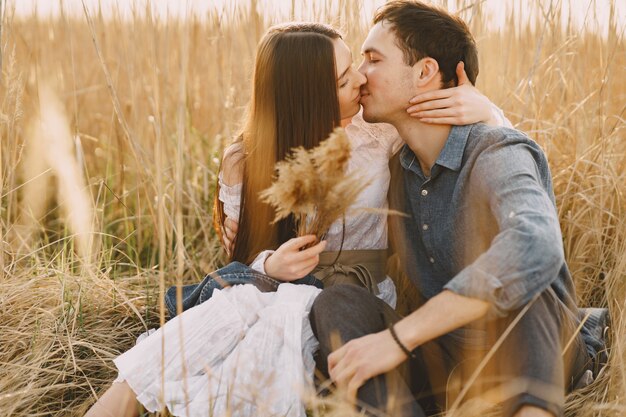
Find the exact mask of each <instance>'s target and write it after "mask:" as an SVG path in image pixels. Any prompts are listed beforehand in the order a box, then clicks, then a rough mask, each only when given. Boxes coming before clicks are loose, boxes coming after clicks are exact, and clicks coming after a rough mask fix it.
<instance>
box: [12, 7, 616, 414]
mask: <svg viewBox="0 0 626 417" xmlns="http://www.w3.org/2000/svg"><path fill="white" fill-rule="evenodd" d="M457 3H458V4H460V5H461V6H464V5H468V6H469V5H471V2H469V1H468V2H467V4H464V3H463V2H462V1H459V2H457ZM544 3H548V2H544ZM614 3H615V2H614V1H612V2H611V4H612V5H614ZM255 4H256V2H255V1H254V0H251V2H250V5H251V7H250V8H247V9H246V8H242V9H236V10H234V11H231V12H228V13H225V14H218V13H217V12H215V13H211V14H209V15H208V16H203V18H204V20H202V21H201V19H199V18H198V17H192V18H191V19H189V20H188V21H186V22H183V21H176V20H170V21H159V20H157V19H156V18H154V17H153V16H151V15H150V12H149V10H145V11H143V10H138V11H137V12H136V14H135V15H134V16H132V17H131V18H130V19H129V20H125V19H122V18H121V17H120V16H113V17H112V18H108V19H107V18H105V17H104V16H103V15H102V14H101V13H99V12H98V11H97V10H96V11H94V10H88V11H87V12H88V13H86V15H83V16H80V17H70V16H67V15H61V16H59V17H58V18H53V19H41V20H37V19H35V18H26V19H18V18H16V17H15V16H14V15H13V14H12V11H11V7H10V5H9V6H7V3H6V2H5V3H4V4H1V3H0V5H1V6H0V9H2V11H3V12H4V13H3V15H2V18H1V20H2V26H1V32H0V34H1V39H0V48H1V51H0V52H1V57H2V61H1V65H2V73H1V74H2V78H1V80H0V140H1V143H0V197H1V200H0V233H1V235H2V240H1V241H0V271H1V272H0V364H1V366H0V412H1V413H2V414H3V415H14V416H36V415H42V416H43V415H53V416H61V415H80V414H81V412H83V411H84V409H85V407H87V406H88V405H89V404H90V403H91V402H92V401H93V400H94V398H95V396H96V395H97V394H98V393H99V392H100V391H101V389H102V388H103V387H105V386H107V385H108V384H109V383H110V382H111V381H112V379H113V378H114V376H115V371H114V369H113V366H112V362H111V359H112V358H113V357H115V356H116V355H117V354H119V353H120V352H122V351H124V350H126V349H127V348H129V347H130V346H131V345H132V344H133V343H134V340H135V337H136V336H137V335H138V334H139V333H141V332H142V331H143V330H144V329H146V328H147V327H151V326H155V325H158V324H159V321H160V319H161V320H162V317H163V306H162V304H160V300H161V299H162V289H163V288H164V287H165V286H167V285H170V284H173V283H175V282H193V281H198V280H199V279H200V278H201V277H202V275H203V274H204V273H205V272H207V271H209V270H211V269H213V268H214V267H215V266H216V265H218V264H219V262H220V260H222V259H223V258H222V256H223V254H222V252H221V250H220V247H219V243H218V242H217V239H216V238H215V235H214V233H213V231H212V230H211V223H212V219H211V210H210V207H211V199H212V197H213V190H214V188H213V184H214V183H215V179H216V170H217V165H218V156H219V153H220V151H221V149H223V147H224V145H225V144H226V143H227V142H228V141H229V140H230V138H231V137H232V136H233V134H234V132H236V130H237V129H238V127H239V120H240V117H241V115H242V112H243V106H244V104H245V102H246V100H247V98H248V93H249V79H250V73H251V68H252V59H253V53H254V49H255V45H256V43H257V41H258V40H259V38H260V36H261V34H262V33H263V31H264V30H265V28H266V27H267V26H268V25H269V24H270V23H271V19H270V18H269V17H268V16H263V15H260V14H259V13H257V12H256V11H255V12H250V10H256V7H255ZM331 4H332V2H330V1H324V0H320V1H318V2H315V3H314V4H313V9H312V11H311V12H310V13H311V15H310V16H309V18H314V19H318V20H324V21H327V22H332V23H334V24H336V25H339V26H343V28H344V29H345V32H346V35H347V36H346V40H347V41H348V42H349V43H350V45H351V46H352V48H353V52H354V53H355V56H358V48H359V46H360V43H361V42H362V40H363V39H364V37H365V34H366V32H367V24H366V23H365V22H362V21H360V20H359V19H358V16H359V11H358V7H357V6H356V4H357V3H356V2H348V1H341V2H339V6H338V7H339V9H340V11H341V13H340V17H339V18H336V17H331V16H330V9H331V7H330V6H331ZM560 4H561V3H560V2H551V3H550V7H549V6H548V5H543V6H542V11H543V13H539V14H538V16H540V17H535V18H533V21H532V22H531V21H529V20H527V18H526V17H524V16H522V15H521V14H516V13H515V12H512V13H511V14H510V15H509V16H508V17H507V19H508V25H507V30H502V31H500V32H490V31H489V30H488V27H487V25H486V24H485V22H484V19H483V12H482V10H481V6H480V2H478V5H475V6H474V7H468V8H466V9H465V10H464V11H463V14H462V15H463V16H464V17H465V18H466V19H467V20H468V21H469V22H470V24H471V27H472V29H473V31H474V34H475V35H476V38H477V39H478V43H479V48H480V53H481V63H482V69H481V75H480V77H479V83H478V86H479V88H480V89H481V90H482V91H483V92H485V93H486V94H487V95H488V96H489V97H490V98H491V99H492V100H493V101H494V102H495V103H496V104H498V105H500V106H501V107H502V108H503V109H504V110H505V112H506V114H507V116H508V117H509V118H510V119H511V120H512V121H513V123H514V124H515V125H516V126H517V127H519V128H520V129H522V130H525V131H526V132H528V133H529V135H530V136H532V137H533V138H534V139H536V140H537V141H538V142H539V143H540V144H541V145H542V146H543V147H544V149H545V150H546V152H547V154H548V157H549V161H550V164H551V168H552V172H553V175H554V184H555V192H556V196H557V203H558V208H559V215H560V219H561V226H562V229H563V236H564V245H565V250H566V255H567V260H568V263H569V265H570V267H571V270H572V273H573V276H574V279H575V282H576V286H577V288H578V294H579V297H580V303H581V304H582V305H595V306H608V307H609V308H610V310H611V315H612V320H613V323H612V331H611V341H612V351H611V355H610V363H609V366H608V367H607V369H606V372H605V373H604V374H603V375H602V377H601V378H600V380H599V381H597V382H596V383H595V384H593V385H592V386H590V387H589V388H588V389H586V390H585V391H583V392H579V393H577V394H575V395H573V396H571V397H570V398H569V402H568V410H570V412H571V414H572V415H576V416H580V417H586V416H622V415H624V414H625V413H626V346H624V343H625V341H626V311H625V310H626V220H625V219H624V217H625V216H624V215H625V212H626V204H625V201H626V200H625V199H626V196H625V195H624V192H625V190H626V156H625V154H624V145H625V144H626V141H625V129H626V124H625V123H624V111H625V107H624V103H625V102H626V81H625V80H624V76H623V74H624V68H625V66H626V56H625V51H626V48H625V44H624V37H623V30H624V26H623V25H624V22H619V21H618V20H617V19H616V17H615V15H614V14H612V15H611V17H610V19H609V21H608V22H604V23H606V24H608V25H609V36H608V38H606V39H602V38H601V37H599V36H596V35H594V34H592V33H588V32H585V31H584V30H580V29H578V28H575V27H573V26H570V27H568V28H566V30H565V31H562V30H560V29H559V27H560V26H559V23H558V22H560V21H561V16H562V13H563V11H562V9H561V8H560ZM571 4H572V5H574V7H578V6H576V5H577V4H578V2H571ZM527 7H537V8H539V7H540V5H539V3H538V2H529V3H528V6H527ZM589 19H592V17H590V18H589ZM44 83H45V84H46V85H50V86H51V89H52V93H50V94H51V97H53V99H52V100H53V101H56V100H58V101H59V102H60V105H59V108H60V110H59V112H60V113H59V114H64V115H65V116H62V117H63V118H64V120H66V124H65V125H64V126H63V125H61V127H59V128H46V129H39V131H38V132H36V133H35V134H33V135H30V134H29V133H28V132H29V129H31V128H32V127H33V126H34V125H33V124H36V123H37V122H36V120H38V119H37V117H41V115H40V112H39V109H41V105H42V103H45V102H46V100H45V99H44V97H45V94H46V93H44V92H43V90H42V89H41V86H42V85H43V84H44ZM54 97H56V98H54ZM44 107H45V108H48V106H44ZM38 115H39V116H38ZM59 132H61V137H64V138H66V139H67V138H68V137H69V139H71V141H72V146H68V145H67V141H65V142H64V143H65V144H62V143H57V142H55V141H54V137H57V136H55V135H57V134H58V133H59ZM32 143H38V145H37V146H52V148H45V147H44V148H40V149H42V150H40V151H38V152H37V151H33V145H31V144H32ZM42 144H43V145H42ZM46 149H47V150H46ZM54 155H56V156H54ZM63 169H66V170H69V171H67V172H70V174H67V175H64V174H63V172H64V171H63ZM63 187H65V188H64V189H67V190H73V191H69V195H68V196H67V197H68V198H70V200H69V201H70V203H69V206H68V200H66V199H65V198H66V197H63V196H62V195H61V194H63V193H61V194H59V193H58V190H60V189H62V188H63ZM73 197H74V198H78V200H75V201H80V203H71V201H73V200H71V198H73ZM79 207H84V208H82V209H79ZM72 208H73V209H79V211H80V212H79V213H77V214H76V215H71V214H70V213H71V209H72ZM68 214H69V216H68ZM80 216H82V217H80ZM77 224H78V225H79V226H77ZM85 225H87V226H85ZM89 228H92V229H93V232H89V231H88V230H90V229H89ZM85 230H87V232H85ZM85 233H87V234H89V235H90V236H89V239H88V241H87V243H84V239H83V240H81V237H80V236H83V238H84V234H85ZM315 414H317V412H315ZM340 414H341V412H339V414H338V415H340Z"/></svg>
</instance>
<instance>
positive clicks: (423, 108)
mask: <svg viewBox="0 0 626 417" xmlns="http://www.w3.org/2000/svg"><path fill="white" fill-rule="evenodd" d="M456 74H457V76H458V78H459V85H458V86H457V87H452V88H442V89H439V90H433V91H428V92H426V93H422V94H418V95H416V96H415V97H413V98H412V99H411V100H410V101H409V102H410V103H411V104H413V106H411V107H409V108H408V109H407V112H408V113H409V115H410V116H412V117H415V118H417V119H419V120H420V121H421V122H423V123H432V124H446V125H467V124H471V123H477V122H486V123H487V124H495V125H497V124H499V123H498V121H496V120H494V114H493V111H492V109H493V107H494V105H493V104H492V103H491V101H489V99H488V98H487V97H486V96H485V95H483V94H482V93H481V92H480V91H478V89H477V88H476V87H474V86H473V85H472V83H470V81H469V79H468V78H467V74H466V73H465V64H464V63H463V62H459V63H458V65H457V66H456Z"/></svg>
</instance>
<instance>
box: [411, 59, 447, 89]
mask: <svg viewBox="0 0 626 417" xmlns="http://www.w3.org/2000/svg"><path fill="white" fill-rule="evenodd" d="M413 68H414V70H415V78H416V83H417V86H418V87H426V86H428V85H429V84H431V83H432V82H433V81H436V80H438V83H441V76H440V74H439V63H438V62H437V61H436V60H435V59H433V58H431V57H426V58H422V59H420V60H419V61H417V62H416V63H415V65H413ZM437 85H439V84H437Z"/></svg>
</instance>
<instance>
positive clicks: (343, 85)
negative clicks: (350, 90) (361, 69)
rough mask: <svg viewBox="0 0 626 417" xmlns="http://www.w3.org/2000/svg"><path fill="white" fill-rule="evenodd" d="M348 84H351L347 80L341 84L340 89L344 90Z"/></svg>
mask: <svg viewBox="0 0 626 417" xmlns="http://www.w3.org/2000/svg"><path fill="white" fill-rule="evenodd" d="M348 82H350V80H348V79H347V80H345V81H344V82H342V83H341V84H339V88H344V87H345V86H347V85H348Z"/></svg>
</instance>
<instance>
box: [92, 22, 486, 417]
mask: <svg viewBox="0 0 626 417" xmlns="http://www.w3.org/2000/svg"><path fill="white" fill-rule="evenodd" d="M351 62H352V58H351V56H350V52H349V50H348V48H347V46H346V45H345V43H343V41H342V40H341V37H340V35H339V34H338V33H337V32H336V31H335V30H334V29H332V28H330V27H328V26H325V25H320V24H290V25H283V26H278V27H274V28H271V29H270V30H269V31H268V32H267V33H266V35H265V36H264V38H263V39H262V40H261V42H260V44H259V47H258V49H257V57H256V64H255V71H254V81H253V83H254V84H253V94H252V99H251V104H250V109H249V112H248V115H247V119H246V124H245V127H244V131H243V134H242V136H241V137H242V139H241V140H240V141H238V142H237V143H236V144H235V145H233V146H231V147H230V148H229V149H228V150H227V152H226V154H225V157H224V161H223V174H222V177H221V185H222V187H221V190H220V192H219V195H220V199H221V201H222V203H221V205H220V211H221V214H222V215H221V218H222V219H225V218H226V217H230V218H234V219H236V220H237V221H238V222H239V226H238V232H237V237H236V239H235V242H234V246H233V247H232V260H234V261H239V262H241V263H240V264H239V265H242V266H243V264H247V263H250V262H252V263H253V266H255V262H254V260H255V257H256V258H257V259H256V261H257V262H256V265H257V266H256V268H258V269H259V270H260V271H261V272H264V273H266V274H267V275H269V276H271V277H273V278H276V279H278V280H280V281H294V280H296V279H299V278H301V277H303V276H306V275H307V274H308V273H309V272H311V271H313V269H314V268H316V266H317V264H318V262H319V257H320V254H321V253H322V251H324V250H325V249H329V250H332V251H337V250H339V249H340V247H341V246H342V241H343V249H344V250H346V251H351V250H355V249H359V250H362V249H367V250H374V251H378V252H379V253H380V251H384V249H385V248H386V245H387V236H386V222H385V217H384V216H382V215H380V214H372V213H371V212H364V213H361V214H359V215H357V216H356V217H354V218H349V219H346V224H345V238H343V237H342V236H343V234H344V230H343V227H342V225H341V223H337V224H335V225H333V226H332V227H331V230H330V231H329V233H328V235H327V239H326V241H322V242H319V243H317V244H316V245H314V246H312V247H310V248H308V249H305V250H300V249H301V248H302V247H303V246H306V245H308V244H311V243H313V241H314V237H312V236H303V237H294V236H293V224H292V222H291V221H290V220H286V221H283V222H280V223H278V224H276V225H270V220H271V219H272V218H273V214H274V213H273V212H272V210H271V209H270V208H269V206H267V205H264V204H260V203H259V201H258V199H257V195H258V192H259V191H260V190H263V189H265V188H267V187H268V186H269V184H270V181H271V176H272V174H273V167H274V163H275V162H276V161H278V160H281V159H283V158H284V157H285V156H286V155H287V154H288V152H289V150H290V149H291V148H293V147H296V146H304V147H307V148H311V147H314V146H316V145H317V144H318V143H319V142H320V141H321V140H323V139H325V138H326V137H327V136H328V134H329V133H330V132H331V131H332V130H333V129H334V128H335V127H336V126H338V125H340V124H343V125H344V126H345V127H346V132H347V134H348V135H349V137H350V139H351V141H352V149H353V152H352V157H351V161H350V164H349V168H348V169H349V170H354V169H356V168H357V165H359V166H363V164H367V167H368V171H369V172H371V173H373V174H374V177H375V178H374V180H375V181H374V183H372V184H371V185H370V186H369V187H368V189H366V190H364V192H363V193H362V195H361V196H360V197H359V200H358V201H357V204H355V206H356V207H376V208H381V207H385V205H386V202H385V196H386V191H387V188H388V185H389V171H388V168H387V160H388V158H389V156H390V155H391V153H392V151H393V148H394V146H395V145H396V144H398V143H399V142H398V138H397V133H395V131H394V130H393V129H391V128H389V127H387V126H384V125H367V124H366V123H365V122H363V121H362V118H360V117H359V116H357V117H355V118H354V119H353V120H352V123H351V122H350V120H351V119H352V118H353V116H354V115H355V114H357V113H358V111H359V96H360V95H359V87H360V86H361V85H362V84H363V83H364V82H365V79H364V77H363V76H362V75H361V74H360V73H358V72H357V71H355V70H354V68H353V67H352V65H351ZM487 107H488V106H487ZM489 111H490V110H489V109H488V110H487V113H489ZM280 243H282V245H280V246H279V244H280ZM277 247H278V249H277V250H276V251H275V252H273V253H272V254H271V255H270V256H269V257H268V256H264V255H262V256H260V257H257V256H256V255H257V254H258V253H259V252H261V251H263V249H266V248H277ZM373 268H375V269H377V270H378V272H376V271H368V272H367V273H365V275H370V276H371V275H376V277H375V278H373V281H374V282H375V283H376V287H375V288H373V290H374V291H375V292H376V291H378V292H379V293H380V296H381V298H383V299H385V300H386V301H388V302H389V303H393V302H394V296H395V292H394V288H393V283H392V282H391V281H390V280H389V279H386V278H385V277H384V266H379V267H376V266H374V267H373ZM380 271H383V272H382V274H383V276H382V278H381V277H380V276H379V275H380V274H381V272H380ZM259 275H260V276H263V277H265V275H261V274H259ZM371 278H372V277H370V279H371ZM370 283H371V281H370ZM319 291H320V290H319V288H316V287H315V286H313V285H290V284H284V285H280V286H278V288H277V289H276V291H275V292H261V291H259V290H258V289H257V287H255V286H253V285H241V286H233V287H231V288H227V289H226V290H222V291H216V292H214V293H213V294H212V297H211V300H210V301H209V302H205V303H202V304H199V305H197V306H195V307H193V308H190V309H189V310H187V311H185V312H184V313H183V314H181V315H180V316H178V317H175V318H174V319H173V320H171V321H169V322H168V323H167V324H166V325H165V326H164V327H163V328H161V329H159V330H158V331H156V332H155V333H154V334H152V335H150V336H149V337H147V338H146V339H145V340H143V341H142V342H141V343H139V344H138V345H137V346H136V347H135V348H133V349H131V350H129V351H128V352H126V353H125V354H123V355H121V356H120V357H118V358H117V359H116V360H115V364H116V365H117V367H118V369H119V377H118V379H117V380H116V382H114V384H113V386H112V387H111V388H110V389H109V390H108V391H107V392H106V393H105V394H104V395H103V396H102V397H101V398H100V399H99V400H98V402H97V403H96V404H95V405H94V406H93V407H92V409H91V410H90V411H89V412H88V413H87V415H88V416H101V415H119V416H133V415H137V404H136V400H138V401H139V402H141V403H142V404H143V405H144V406H145V407H146V408H147V409H148V410H150V411H156V410H159V409H162V408H164V407H165V406H167V407H168V408H169V410H170V412H171V413H173V414H174V415H181V416H196V415H215V416H220V415H223V414H226V413H230V414H231V415H269V414H277V415H294V416H304V415H305V412H304V408H303V406H302V400H301V398H302V394H303V390H304V389H305V388H306V387H310V386H311V379H312V373H313V369H314V361H313V352H314V350H315V349H316V341H315V339H314V337H313V334H312V331H311V328H310V325H309V322H308V310H309V308H310V306H311V304H312V301H313V299H314V298H315V296H316V295H317V294H318V293H319ZM131 387H132V388H131Z"/></svg>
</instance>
